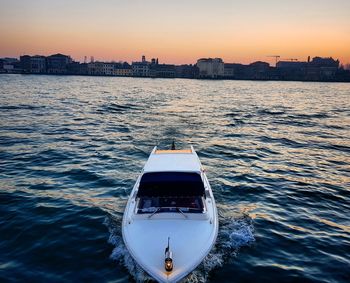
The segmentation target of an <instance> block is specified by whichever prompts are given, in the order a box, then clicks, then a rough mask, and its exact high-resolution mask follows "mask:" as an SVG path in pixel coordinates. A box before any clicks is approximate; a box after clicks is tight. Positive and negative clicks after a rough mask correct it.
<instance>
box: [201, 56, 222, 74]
mask: <svg viewBox="0 0 350 283" xmlns="http://www.w3.org/2000/svg"><path fill="white" fill-rule="evenodd" d="M197 67H198V69H199V78H209V79H216V78H222V77H224V62H223V61H222V59H221V58H202V59H199V60H198V61H197Z"/></svg>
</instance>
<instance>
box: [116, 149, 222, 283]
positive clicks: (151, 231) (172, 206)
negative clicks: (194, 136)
mask: <svg viewBox="0 0 350 283" xmlns="http://www.w3.org/2000/svg"><path fill="white" fill-rule="evenodd" d="M218 226H219V224H218V216H217V209H216V205H215V200H214V196H213V193H212V190H211V187H210V185H209V182H208V179H207V177H206V175H205V172H204V170H203V168H202V165H201V163H200V161H199V158H198V156H197V154H196V152H195V151H194V149H193V147H191V149H188V150H175V149H172V150H158V149H157V147H155V148H154V149H153V151H152V153H151V155H150V156H149V159H148V161H147V162H146V164H145V166H144V168H143V170H142V172H141V174H140V176H139V177H138V179H137V181H136V184H135V186H134V188H133V190H132V192H131V195H130V197H129V200H128V203H127V205H126V208H125V212H124V216H123V224H122V234H123V240H124V243H125V245H126V247H127V249H128V251H129V252H130V254H131V256H132V257H133V258H134V259H135V261H136V262H137V263H138V264H139V265H140V266H141V267H142V268H143V269H144V270H145V271H146V272H147V273H148V274H149V275H150V276H152V277H153V278H154V279H155V280H157V281H159V282H178V281H179V280H181V279H182V278H184V277H185V276H186V275H188V274H189V273H190V272H191V271H193V270H194V269H195V268H196V267H197V266H198V265H199V264H200V263H201V262H202V260H203V259H204V258H205V257H206V255H207V254H208V253H209V252H210V250H211V249H212V247H213V245H214V244H215V241H216V237H217V234H218Z"/></svg>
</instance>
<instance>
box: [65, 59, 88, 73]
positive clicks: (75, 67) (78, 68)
mask: <svg viewBox="0 0 350 283" xmlns="http://www.w3.org/2000/svg"><path fill="white" fill-rule="evenodd" d="M67 74H69V75H88V64H87V63H82V64H81V63H79V62H74V61H73V62H72V63H69V64H68V65H67Z"/></svg>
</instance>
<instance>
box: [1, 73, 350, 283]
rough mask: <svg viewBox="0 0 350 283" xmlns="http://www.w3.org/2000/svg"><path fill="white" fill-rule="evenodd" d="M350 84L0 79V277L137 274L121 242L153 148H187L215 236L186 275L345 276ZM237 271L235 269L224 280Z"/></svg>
mask: <svg viewBox="0 0 350 283" xmlns="http://www.w3.org/2000/svg"><path fill="white" fill-rule="evenodd" d="M349 97H350V86H349V85H347V84H325V83H300V82H250V81H199V80H198V81H197V80H180V79H173V80H166V79H153V80H150V79H135V78H103V77H64V76H57V77H55V76H20V75H2V76H1V77H0V172H1V174H0V225H1V226H0V227H1V228H0V232H1V233H0V253H1V255H2V256H1V259H0V281H10V282H18V281H31V280H33V276H34V274H35V278H36V279H37V281H49V282H56V281H57V282H62V281H67V280H68V281H91V282H101V281H113V282H114V281H117V282H129V281H131V282H132V281H134V280H136V281H144V280H147V278H148V277H147V275H146V274H145V273H144V272H143V271H142V270H141V269H140V268H139V267H138V266H137V264H136V263H135V262H134V261H133V260H132V258H131V257H130V255H129V254H128V253H127V251H126V249H125V246H124V245H123V242H122V239H121V231H120V228H121V227H120V225H121V219H122V215H123V210H124V206H125V203H126V200H127V197H128V194H129V193H130V191H131V188H132V186H133V184H134V181H135V179H136V178H137V176H138V174H139V172H140V170H141V169H142V166H143V164H144V163H145V161H146V159H147V157H148V155H149V153H150V151H151V150H152V148H153V146H154V145H158V146H160V147H168V146H169V145H170V144H171V142H172V141H173V140H175V141H176V143H177V145H178V147H185V146H188V145H189V144H192V145H193V146H194V147H195V149H196V150H197V152H198V154H199V157H200V159H201V161H202V163H203V165H204V167H205V168H206V170H207V175H208V178H209V180H210V182H211V185H212V187H213V191H214V194H215V197H216V201H217V203H218V210H219V217H220V231H219V237H218V241H217V244H216V246H215V248H214V249H213V251H212V252H211V253H210V254H209V255H208V257H207V258H206V259H205V260H204V261H203V263H202V264H201V265H200V266H199V267H198V268H197V269H196V270H195V271H194V272H193V273H191V274H190V275H189V276H188V277H187V278H186V279H185V281H186V282H205V281H208V282H233V281H237V282H244V281H245V282H254V281H256V282H265V281H266V282H267V281H269V282H271V281H274V282H295V281H299V282H348V281H349V278H350V277H349V271H348V269H349V268H348V267H349V264H350V258H349V255H348V253H346V252H345V251H346V248H347V247H348V246H349V240H350V228H349V227H350V222H349V217H348V214H349V213H348V212H349V211H350V210H349V208H350V207H349V206H350V205H349V203H350V190H349V188H350V170H349V168H350V166H349V165H350V135H349V132H350V99H349ZM233 275H234V276H233Z"/></svg>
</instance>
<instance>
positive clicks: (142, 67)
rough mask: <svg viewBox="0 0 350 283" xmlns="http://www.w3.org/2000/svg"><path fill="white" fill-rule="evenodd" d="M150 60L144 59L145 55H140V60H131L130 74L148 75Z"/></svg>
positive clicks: (149, 73)
mask: <svg viewBox="0 0 350 283" xmlns="http://www.w3.org/2000/svg"><path fill="white" fill-rule="evenodd" d="M150 65H151V64H150V62H148V61H146V57H145V56H144V55H143V56H142V61H141V62H132V65H131V66H132V74H133V76H134V77H150V76H151V71H150V69H151V68H150Z"/></svg>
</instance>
